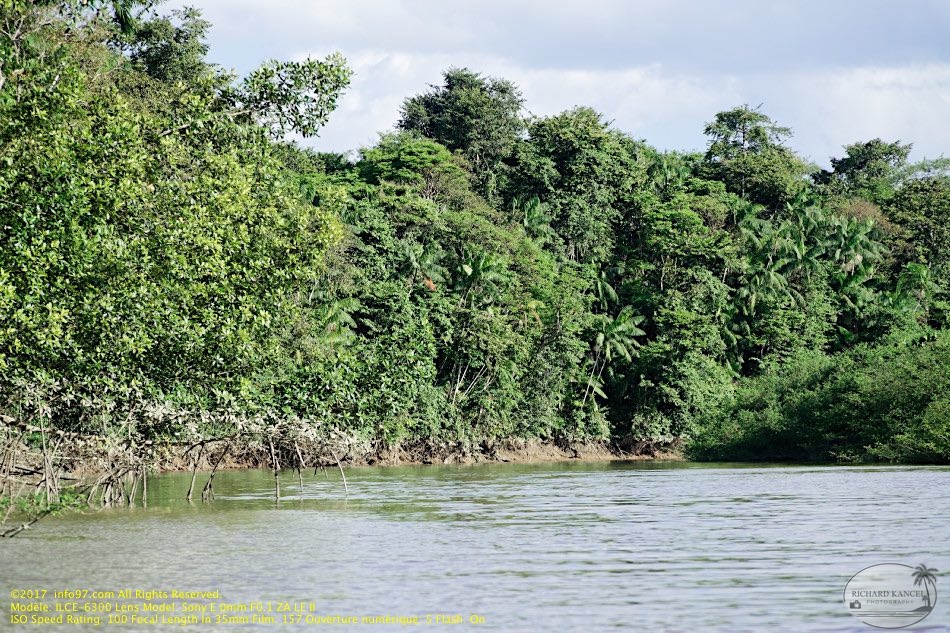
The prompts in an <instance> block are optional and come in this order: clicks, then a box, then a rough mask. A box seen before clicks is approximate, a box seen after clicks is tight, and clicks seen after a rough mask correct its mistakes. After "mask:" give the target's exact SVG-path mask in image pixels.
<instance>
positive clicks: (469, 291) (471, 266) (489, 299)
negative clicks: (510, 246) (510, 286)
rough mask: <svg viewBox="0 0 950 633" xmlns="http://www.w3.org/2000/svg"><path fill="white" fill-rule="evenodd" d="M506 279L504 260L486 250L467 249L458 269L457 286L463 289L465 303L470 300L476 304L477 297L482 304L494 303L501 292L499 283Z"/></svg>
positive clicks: (463, 301)
mask: <svg viewBox="0 0 950 633" xmlns="http://www.w3.org/2000/svg"><path fill="white" fill-rule="evenodd" d="M506 279H507V276H506V275H505V262H504V260H503V259H502V258H501V257H499V256H498V255H495V254H494V253H489V252H487V251H484V250H479V251H475V252H470V251H468V250H466V251H465V252H464V253H463V254H462V262H461V264H460V265H459V269H458V270H457V271H456V286H457V287H458V288H459V289H460V290H462V303H463V304H464V303H465V302H466V301H468V300H471V301H472V303H473V304H474V301H475V298H476V297H478V298H479V299H480V300H481V303H482V304H486V305H487V304H491V303H493V302H494V301H495V300H496V299H497V298H498V296H499V295H500V294H501V288H499V286H498V284H500V283H502V282H504V281H505V280H506ZM476 291H477V293H476Z"/></svg>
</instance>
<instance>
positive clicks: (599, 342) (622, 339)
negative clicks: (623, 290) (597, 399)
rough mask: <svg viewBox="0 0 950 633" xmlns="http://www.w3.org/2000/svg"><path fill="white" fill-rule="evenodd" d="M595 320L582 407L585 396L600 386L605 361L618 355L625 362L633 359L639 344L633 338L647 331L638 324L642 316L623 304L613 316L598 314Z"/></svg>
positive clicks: (606, 362) (608, 361)
mask: <svg viewBox="0 0 950 633" xmlns="http://www.w3.org/2000/svg"><path fill="white" fill-rule="evenodd" d="M596 319H597V320H596V328H597V329H596V331H597V335H596V336H595V337H594V343H593V345H592V346H591V354H592V355H593V358H594V362H593V364H592V365H591V368H590V376H589V377H588V378H587V388H586V389H584V399H583V400H582V401H581V406H583V405H584V403H586V402H587V397H588V396H589V395H590V394H591V392H592V391H594V392H596V390H597V389H599V386H600V385H601V384H602V383H601V376H602V375H603V373H604V368H605V367H606V366H607V364H608V363H610V362H611V361H613V360H614V358H615V357H617V356H620V357H621V358H623V359H625V360H627V361H630V360H632V359H633V356H634V354H635V353H636V348H637V347H639V345H640V343H639V342H638V341H637V340H636V337H638V336H643V335H644V334H646V333H645V332H644V331H643V330H641V329H640V328H639V327H637V326H638V325H640V323H642V322H643V317H642V316H640V315H638V314H634V313H633V307H632V306H626V307H624V308H623V309H622V310H621V311H620V312H619V313H618V314H617V316H616V317H615V318H613V319H611V318H610V317H608V316H605V315H597V316H596ZM600 393H603V392H602V391H601V392H600Z"/></svg>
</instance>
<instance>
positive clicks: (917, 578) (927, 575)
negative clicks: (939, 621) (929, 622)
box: [911, 563, 938, 607]
mask: <svg viewBox="0 0 950 633" xmlns="http://www.w3.org/2000/svg"><path fill="white" fill-rule="evenodd" d="M937 571H938V570H936V569H934V568H933V567H927V566H926V565H924V564H923V563H921V564H919V565H917V567H915V568H914V571H913V572H911V574H912V575H913V577H914V586H917V585H923V586H924V589H925V590H926V591H927V597H926V598H924V600H926V602H927V607H930V586H931V585H933V588H934V593H937V576H936V575H934V574H935V572H937Z"/></svg>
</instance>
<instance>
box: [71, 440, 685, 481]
mask: <svg viewBox="0 0 950 633" xmlns="http://www.w3.org/2000/svg"><path fill="white" fill-rule="evenodd" d="M323 457H325V456H323ZM612 461H622V462H634V461H687V460H686V458H685V457H684V456H683V455H682V454H681V453H680V452H679V451H678V450H676V448H671V447H665V448H661V449H651V450H648V451H641V452H629V451H624V450H622V449H620V448H619V447H618V446H617V445H616V444H614V443H612V442H608V441H596V442H575V443H570V444H563V443H559V442H555V441H549V440H538V439H528V440H519V439H509V440H504V441H500V442H496V443H494V444H492V445H490V446H489V447H487V449H486V448H485V447H484V446H483V445H480V446H479V447H478V450H474V451H464V450H458V449H457V448H456V447H454V446H451V444H448V445H446V444H443V443H430V442H423V443H420V444H417V445H411V446H401V445H400V446H395V447H388V448H385V449H382V450H379V451H374V452H370V453H366V454H363V455H353V454H349V455H346V456H345V457H343V456H341V458H340V459H339V460H338V462H337V461H335V460H327V459H325V458H320V459H317V460H315V461H314V462H313V463H309V464H307V465H305V467H308V468H312V467H314V466H323V467H325V468H331V467H333V468H336V467H338V466H342V467H343V468H377V467H398V466H443V465H445V466H452V465H455V466H472V465H481V464H485V465H488V464H550V463H559V462H593V463H596V462H612ZM251 469H265V470H273V464H272V462H271V458H270V457H269V456H268V455H263V454H259V453H253V454H247V455H243V456H233V457H231V458H228V459H225V460H223V461H221V462H220V463H218V465H217V466H215V465H214V463H213V461H212V460H211V459H210V457H206V458H205V460H203V461H202V462H201V463H200V464H198V467H197V468H195V465H194V464H190V465H186V464H183V463H181V461H180V460H178V459H174V460H172V461H171V462H166V463H160V464H156V467H155V469H154V470H153V471H152V474H156V475H160V474H165V473H175V472H198V473H208V472H212V471H215V470H217V471H225V470H227V471H233V470H251ZM295 469H296V466H294V465H290V464H287V465H285V466H281V467H280V470H295ZM97 473H98V471H95V470H82V471H80V472H74V473H73V474H76V475H78V474H82V475H94V474H97Z"/></svg>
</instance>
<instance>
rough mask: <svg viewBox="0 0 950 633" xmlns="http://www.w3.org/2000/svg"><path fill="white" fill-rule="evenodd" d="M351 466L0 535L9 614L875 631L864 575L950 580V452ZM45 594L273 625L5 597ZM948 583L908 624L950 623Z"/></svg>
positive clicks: (165, 486) (228, 478) (176, 478)
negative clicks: (907, 573)
mask: <svg viewBox="0 0 950 633" xmlns="http://www.w3.org/2000/svg"><path fill="white" fill-rule="evenodd" d="M346 472H347V480H348V484H349V496H348V498H347V496H346V495H345V492H344V489H343V485H342V482H341V480H340V474H339V472H338V471H334V470H331V471H328V472H327V473H326V474H324V473H321V472H318V473H316V475H314V474H313V473H312V472H307V473H305V475H304V479H303V488H302V489H301V487H300V485H299V484H298V481H297V478H296V476H295V475H294V474H293V473H283V474H282V476H281V488H282V497H283V498H282V499H281V501H280V503H279V504H278V503H275V499H274V488H273V477H272V475H271V474H270V473H268V472H265V471H236V472H222V473H219V474H218V476H217V477H216V479H215V484H216V485H215V491H216V499H215V501H214V502H213V503H211V504H203V503H201V502H196V503H191V504H189V503H188V502H186V501H184V498H183V497H184V495H185V491H186V490H187V488H188V482H189V480H190V475H188V474H167V475H161V476H156V477H152V478H151V479H150V480H149V487H148V490H149V503H148V507H147V508H143V507H141V505H139V506H138V507H135V508H132V509H110V510H102V511H99V512H86V513H82V514H67V515H62V516H57V517H48V518H46V519H44V520H42V521H41V522H40V523H38V524H37V525H36V526H35V527H34V528H32V529H31V530H29V531H28V532H25V533H23V534H21V535H20V536H18V537H16V538H14V539H10V540H6V541H0V590H2V591H3V592H4V593H3V595H2V596H0V612H2V616H3V621H2V622H0V630H17V631H27V630H32V631H44V632H48V631H58V630H69V631H84V630H88V631H107V630H117V631H118V630H143V631H149V630H159V629H167V630H171V629H172V628H174V630H180V631H204V630H212V631H225V630H268V631H271V630H273V631H278V630H279V631H312V630H321V631H325V630H348V631H362V630H365V631H386V630H403V631H412V630H416V629H420V628H425V629H428V630H440V631H463V630H464V631H608V630H634V631H651V632H662V631H670V632H673V631H722V632H729V633H739V632H742V631H750V632H751V631H756V632H758V631H769V632H770V633H774V632H777V631H794V632H796V633H799V632H804V631H828V632H845V631H848V632H850V631H854V632H859V631H865V632H870V631H873V630H874V629H872V628H871V627H868V626H867V625H865V624H862V623H861V622H860V621H858V620H857V619H855V618H853V617H851V616H850V615H849V614H848V611H847V609H846V608H845V606H844V605H843V604H842V591H843V589H844V586H845V584H846V583H847V582H848V579H849V578H850V577H851V576H852V575H853V574H855V573H856V572H858V571H860V570H861V569H863V568H865V567H867V566H869V565H874V564H877V563H887V562H892V563H904V564H908V565H912V566H913V565H916V564H918V563H926V564H927V565H928V566H929V567H932V568H936V569H939V570H940V573H939V574H938V582H937V589H938V590H940V589H942V588H943V587H942V586H941V585H942V583H941V582H939V581H940V580H942V577H943V574H945V573H946V571H947V570H948V569H950V468H941V467H843V466H840V467H810V466H796V467H781V466H765V467H763V466H755V467H752V466H740V465H725V464H692V463H684V462H633V463H622V462H604V463H580V462H569V463H559V464H544V465H514V464H498V465H476V466H452V467H449V466H425V467H394V468H353V469H348V470H347V471H346ZM203 483H204V481H203V477H199V479H198V484H197V490H200V488H201V486H202V485H203ZM196 496H197V493H196ZM944 582H946V581H944ZM947 585H948V587H950V583H947ZM28 588H46V589H48V590H49V591H51V592H52V591H60V590H70V589H76V590H79V589H88V590H95V591H105V592H108V591H110V590H121V589H123V588H128V589H133V590H139V591H155V592H161V591H165V592H168V591H170V590H171V589H176V590H184V591H219V592H220V595H221V598H220V600H221V601H226V602H227V603H231V604H248V605H251V606H252V607H253V608H255V609H263V608H268V609H270V610H271V611H272V615H273V617H274V618H275V619H274V620H270V621H268V622H270V623H269V624H267V625H254V624H250V625H247V626H237V625H235V624H233V623H232V624H226V625H216V626H208V625H201V624H193V625H183V626H176V627H171V626H155V625H146V624H139V625H134V624H127V625H125V626H123V625H121V624H114V625H112V626H103V625H100V626H94V625H92V624H72V625H63V626H52V627H50V626H40V625H29V624H19V625H14V624H11V623H10V618H9V615H10V608H11V604H10V602H11V599H10V598H8V597H7V596H8V594H9V592H10V591H13V590H17V589H28ZM944 594H945V595H944V597H942V598H941V599H939V600H938V601H937V604H936V607H935V609H934V611H933V612H932V613H931V614H930V615H929V616H928V617H927V618H926V619H924V620H923V621H921V622H919V623H918V624H916V625H914V626H912V627H911V629H910V630H914V631H938V630H939V631H946V630H950V615H948V614H950V609H948V605H950V592H946V591H945V592H944ZM46 602H47V603H49V604H53V602H54V601H53V600H51V599H47V600H46ZM103 602H104V603H111V604H112V605H114V606H110V607H108V608H109V609H114V608H115V606H119V604H124V603H130V604H131V603H134V602H136V601H135V600H132V601H125V602H123V601H112V600H104V601H103ZM141 602H142V600H138V603H141ZM170 602H174V601H173V600H171V601H170ZM195 602H196V603H205V604H207V603H208V602H214V600H196V601H195ZM268 603H269V604H268ZM262 605H268V606H267V607H263V606H262ZM103 608H105V607H103ZM278 608H280V609H284V608H289V609H290V616H291V617H290V619H289V620H288V619H287V617H286V616H287V615H288V614H287V613H286V612H285V613H280V614H278V613H277V609H278ZM294 611H297V612H298V613H297V616H300V617H297V616H295V615H294ZM301 614H306V616H309V620H310V623H309V624H308V623H307V620H306V619H304V618H305V616H304V615H301ZM113 615H115V614H113ZM317 616H320V617H323V618H332V617H334V616H340V617H357V618H363V617H364V616H369V617H378V618H385V617H387V616H388V617H391V618H399V617H402V618H411V617H418V618H420V621H419V622H420V623H419V625H418V626H411V625H407V624H405V622H408V621H409V620H405V619H404V620H403V622H404V624H402V625H400V624H384V623H383V624H366V623H362V622H361V623H359V624H356V625H334V624H327V622H328V621H332V620H326V619H324V620H320V621H318V620H315V619H314V618H315V617H317ZM427 616H428V618H430V621H432V622H433V624H432V625H426V624H425V621H426V617H427ZM295 618H296V619H295ZM439 618H441V620H440V619H439ZM237 621H240V620H235V621H234V622H237ZM284 621H286V622H287V623H284ZM385 621H386V620H382V619H381V620H379V621H378V622H385ZM321 622H322V623H321ZM440 622H441V623H440Z"/></svg>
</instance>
